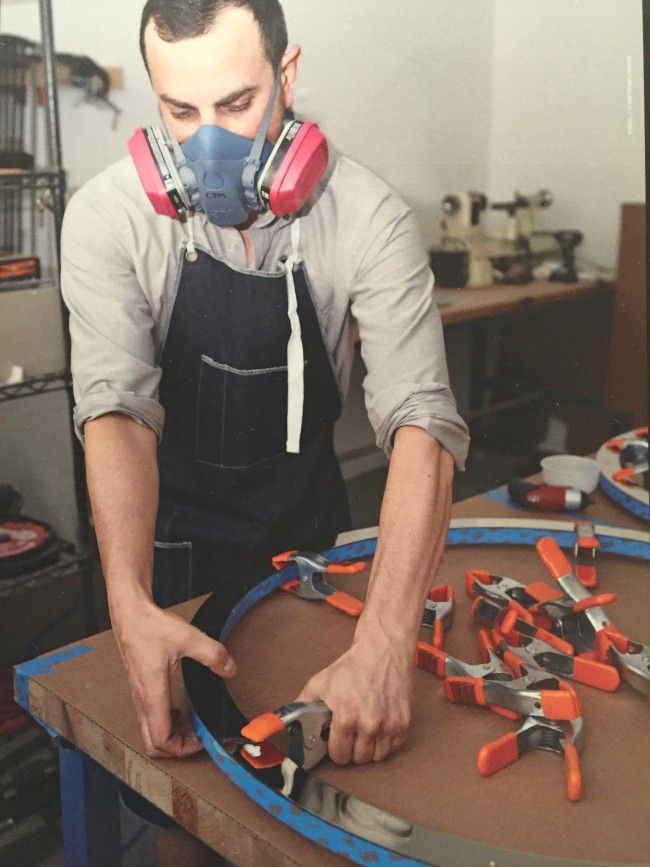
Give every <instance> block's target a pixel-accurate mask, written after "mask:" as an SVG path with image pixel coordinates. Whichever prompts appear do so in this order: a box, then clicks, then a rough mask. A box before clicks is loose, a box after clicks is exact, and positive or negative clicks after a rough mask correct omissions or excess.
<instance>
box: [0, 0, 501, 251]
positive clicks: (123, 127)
mask: <svg viewBox="0 0 650 867" xmlns="http://www.w3.org/2000/svg"><path fill="white" fill-rule="evenodd" d="M492 2H493V0H435V2H432V0H409V2H408V3H407V4H393V3H390V4H389V3H386V4H384V5H383V6H381V5H380V4H377V2H373V0H359V2H355V3H349V2H347V0H330V2H328V3H326V4H325V3H324V4H316V3H313V2H305V0H285V2H284V8H285V12H286V17H287V22H288V25H289V36H290V39H291V41H293V42H298V43H300V44H301V45H302V47H303V66H302V71H301V79H300V82H299V87H298V94H297V102H296V109H297V110H298V111H299V112H300V113H301V114H304V115H308V116H310V117H311V118H312V119H314V120H316V121H317V122H318V123H319V124H321V126H322V127H323V129H324V130H325V132H326V133H327V135H328V137H329V138H330V139H331V141H332V142H333V143H334V144H335V145H336V146H337V147H339V148H340V149H341V150H343V151H345V152H346V153H348V154H349V155H350V156H353V157H355V158H356V159H359V160H360V161H362V162H364V163H365V164H366V165H368V166H369V167H371V168H373V169H374V170H376V171H377V172H378V173H379V174H380V175H382V176H383V177H384V178H385V179H386V180H387V181H388V182H389V183H391V184H392V185H393V186H395V187H396V188H397V189H399V190H400V192H401V193H402V195H403V196H404V197H405V198H406V199H407V201H408V202H409V204H410V205H411V206H412V207H413V208H414V209H415V210H416V212H417V213H418V216H419V217H420V219H421V225H422V229H423V232H424V235H425V237H426V239H427V240H428V241H433V240H434V239H435V238H436V236H437V234H438V224H439V220H440V215H439V202H440V199H441V198H442V196H443V195H444V194H445V193H446V192H448V191H449V190H455V189H458V188H460V189H466V188H478V189H483V188H485V186H486V185H487V177H488V175H487V157H488V130H489V91H490V57H491V39H490V32H491V16H492ZM143 5H144V3H143V2H133V0H111V4H110V18H108V19H107V16H106V13H105V11H103V9H102V7H101V6H100V5H99V4H97V3H79V2H75V0H53V17H54V23H55V34H54V35H55V46H56V49H57V51H66V52H70V53H78V54H87V55H88V56H89V57H92V58H93V59H94V60H96V61H97V62H98V63H99V64H101V65H106V66H119V67H122V68H123V70H124V76H125V85H126V86H125V89H124V90H122V91H119V90H118V91H115V92H114V93H112V94H111V98H112V99H114V101H115V102H116V103H117V104H118V105H120V107H121V108H122V109H123V114H122V116H121V118H120V122H119V126H118V128H117V130H111V116H110V113H109V112H106V111H101V110H99V109H98V108H96V107H93V106H90V105H87V104H80V105H79V104H77V103H78V101H79V96H80V94H79V92H78V91H73V90H69V89H61V90H60V95H59V98H60V103H61V120H62V137H63V152H64V163H65V165H66V168H67V169H68V172H69V182H70V186H71V187H75V186H78V185H80V184H81V183H83V182H84V181H85V180H86V179H87V178H89V177H92V175H94V174H96V173H97V172H98V171H99V170H100V169H101V168H102V167H103V166H104V165H107V164H108V163H110V162H112V161H113V160H116V159H119V158H120V157H122V156H124V155H125V154H126V140H127V138H128V137H129V136H130V134H131V132H132V131H133V130H134V129H135V127H136V126H139V125H143V124H146V123H150V122H151V121H152V120H154V119H155V105H154V102H153V99H152V97H151V92H150V88H149V83H148V79H147V75H146V72H145V70H144V67H143V65H142V62H141V60H140V54H139V49H138V29H139V20H140V11H141V9H142V6H143ZM405 10H406V11H405ZM0 27H1V29H2V30H3V31H4V32H7V33H14V34H17V35H20V36H25V37H27V38H32V39H35V40H38V38H39V35H38V34H39V31H38V7H37V3H36V0H3V2H2V17H1V19H0ZM459 95H460V96H462V98H459Z"/></svg>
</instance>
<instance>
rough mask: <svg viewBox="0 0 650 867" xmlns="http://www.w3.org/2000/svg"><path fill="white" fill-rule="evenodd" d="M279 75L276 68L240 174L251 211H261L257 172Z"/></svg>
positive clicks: (276, 94)
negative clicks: (265, 104) (262, 115)
mask: <svg viewBox="0 0 650 867" xmlns="http://www.w3.org/2000/svg"><path fill="white" fill-rule="evenodd" d="M280 75H281V70H280V68H279V67H278V70H277V72H276V73H275V81H274V82H273V89H272V90H271V96H270V97H269V101H268V104H267V106H266V109H265V111H264V117H263V118H262V123H261V124H260V128H259V129H258V131H257V135H256V136H255V141H254V142H253V147H252V148H251V152H250V154H249V155H248V157H246V165H245V166H244V170H243V172H242V186H243V187H244V195H245V196H246V203H247V204H248V205H249V207H250V208H251V211H260V210H261V209H262V202H261V201H260V197H259V195H258V192H257V173H258V172H259V170H260V165H261V163H262V151H263V149H264V144H265V142H266V135H267V133H268V131H269V126H270V125H271V117H272V116H273V109H274V108H275V101H276V99H277V98H278V92H279V90H280Z"/></svg>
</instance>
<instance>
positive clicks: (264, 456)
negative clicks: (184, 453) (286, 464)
mask: <svg viewBox="0 0 650 867" xmlns="http://www.w3.org/2000/svg"><path fill="white" fill-rule="evenodd" d="M286 439H287V368H286V366H284V367H266V368H261V369H257V370H238V369H237V368H234V367H230V366H229V365H227V364H219V363H218V362H216V361H213V360H212V359H211V358H208V356H207V355H203V356H201V369H200V374H199V390H198V401H197V412H196V453H195V457H196V460H197V461H200V462H201V463H205V464H210V465H212V466H216V467H223V468H224V469H244V468H245V467H250V466H253V465H254V464H259V463H261V462H263V461H266V460H269V459H271V458H274V457H277V456H278V455H281V454H283V453H284V452H285V449H286Z"/></svg>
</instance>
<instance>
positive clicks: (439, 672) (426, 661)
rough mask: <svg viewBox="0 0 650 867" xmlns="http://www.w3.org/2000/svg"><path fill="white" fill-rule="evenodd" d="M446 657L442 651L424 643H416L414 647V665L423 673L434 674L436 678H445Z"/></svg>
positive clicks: (446, 654)
mask: <svg viewBox="0 0 650 867" xmlns="http://www.w3.org/2000/svg"><path fill="white" fill-rule="evenodd" d="M448 655H449V654H448V653H445V652H444V650H440V649H439V648H438V647H435V646H434V645H432V644H427V643H426V642H424V641H418V642H417V644H416V645H415V664H416V665H417V667H418V668H421V669H422V670H423V671H428V672H429V673H430V674H435V675H436V677H444V676H445V664H446V662H447V657H448Z"/></svg>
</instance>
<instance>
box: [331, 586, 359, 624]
mask: <svg viewBox="0 0 650 867" xmlns="http://www.w3.org/2000/svg"><path fill="white" fill-rule="evenodd" d="M325 601H326V602H327V603H328V605H331V606H332V608H338V610H339V611H344V612H345V613H346V614H349V615H350V617H359V616H360V615H361V612H362V611H363V602H360V601H359V600H358V599H355V598H354V596H350V594H349V593H344V592H343V591H342V590H337V591H336V593H332V594H331V595H330V596H326V597H325Z"/></svg>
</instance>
